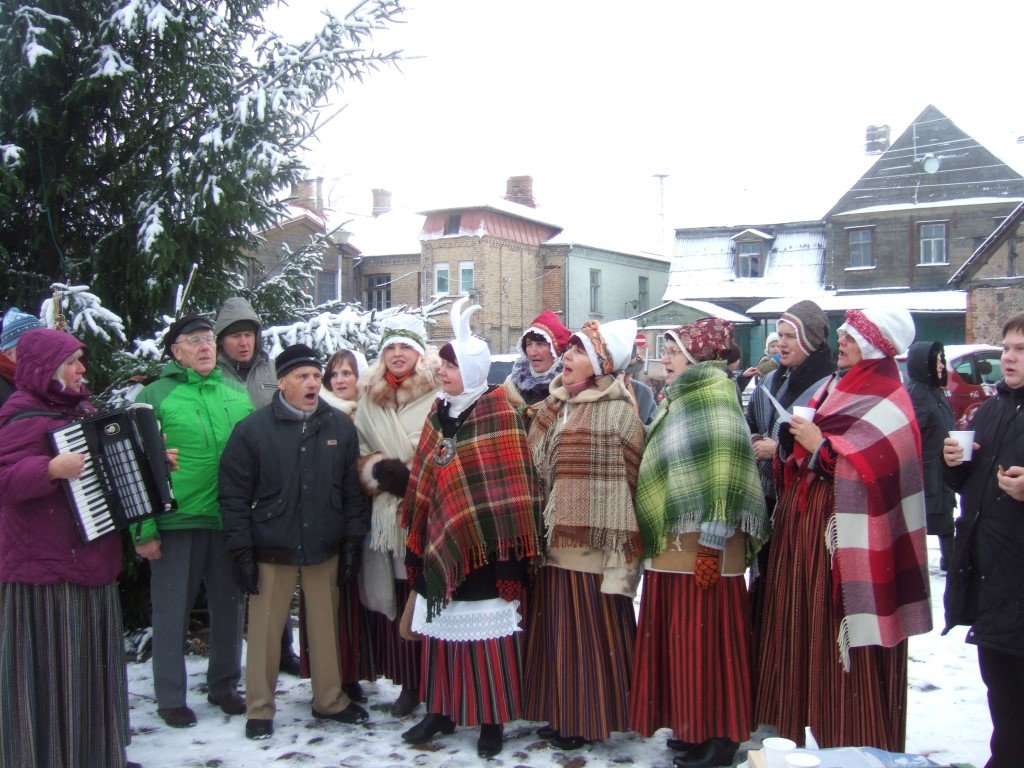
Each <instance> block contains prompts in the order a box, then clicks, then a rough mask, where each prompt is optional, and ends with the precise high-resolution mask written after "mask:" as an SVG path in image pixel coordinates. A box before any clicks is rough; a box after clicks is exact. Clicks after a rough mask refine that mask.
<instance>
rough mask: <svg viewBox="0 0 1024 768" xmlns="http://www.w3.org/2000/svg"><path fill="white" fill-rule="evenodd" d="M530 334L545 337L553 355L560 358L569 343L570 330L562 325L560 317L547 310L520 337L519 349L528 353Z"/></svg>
mask: <svg viewBox="0 0 1024 768" xmlns="http://www.w3.org/2000/svg"><path fill="white" fill-rule="evenodd" d="M528 333H536V334H538V335H540V336H543V337H544V340H545V341H547V343H548V346H549V347H551V354H552V355H553V356H555V357H560V356H561V354H562V353H563V352H565V347H566V345H567V344H568V343H569V336H570V335H571V334H570V333H569V329H568V328H566V327H565V326H564V325H562V321H561V320H559V319H558V315H556V314H555V313H554V312H552V311H551V310H550V309H545V310H544V311H543V312H541V313H540V314H539V315H537V319H535V320H534V321H533V322H532V323H530V327H529V328H527V329H526V330H525V331H523V335H522V336H520V337H519V348H520V349H522V350H523V352H526V335H527V334H528Z"/></svg>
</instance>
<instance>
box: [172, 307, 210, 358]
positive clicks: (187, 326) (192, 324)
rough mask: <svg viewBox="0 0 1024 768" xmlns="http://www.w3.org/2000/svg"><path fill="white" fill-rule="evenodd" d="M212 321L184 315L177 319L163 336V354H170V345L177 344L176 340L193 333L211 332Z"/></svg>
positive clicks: (199, 316) (206, 318) (201, 317)
mask: <svg viewBox="0 0 1024 768" xmlns="http://www.w3.org/2000/svg"><path fill="white" fill-rule="evenodd" d="M212 330H213V321H212V320H211V319H210V318H208V317H203V316H202V315H185V316H184V317H179V318H178V319H177V320H175V321H174V322H173V323H171V325H170V327H168V329H167V333H165V334H164V352H165V353H166V354H168V355H169V354H171V344H177V343H178V338H179V337H180V336H183V335H185V334H186V333H192V332H193V331H212Z"/></svg>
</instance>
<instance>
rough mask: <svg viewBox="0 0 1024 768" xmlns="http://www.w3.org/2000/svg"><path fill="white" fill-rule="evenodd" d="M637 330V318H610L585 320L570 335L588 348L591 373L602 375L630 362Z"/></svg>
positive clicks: (624, 366) (623, 367) (619, 369)
mask: <svg viewBox="0 0 1024 768" xmlns="http://www.w3.org/2000/svg"><path fill="white" fill-rule="evenodd" d="M636 331H637V324H636V320H630V319H626V320H612V321H611V322H610V323H604V324H601V323H599V322H598V321H597V320H587V322H585V323H584V324H583V328H582V329H581V330H579V331H577V332H576V333H574V334H573V335H572V338H573V339H579V342H580V344H582V345H583V348H584V349H585V350H586V351H587V357H589V358H590V364H591V365H592V366H593V367H594V375H595V376H602V375H604V374H606V373H616V372H617V371H621V370H624V369H625V368H626V366H627V365H629V362H630V360H631V359H632V356H633V342H634V341H635V340H636ZM571 341H572V339H570V342H571Z"/></svg>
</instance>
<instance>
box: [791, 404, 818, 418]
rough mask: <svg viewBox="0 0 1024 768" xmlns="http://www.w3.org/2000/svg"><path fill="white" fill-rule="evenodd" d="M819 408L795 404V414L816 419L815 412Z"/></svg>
mask: <svg viewBox="0 0 1024 768" xmlns="http://www.w3.org/2000/svg"><path fill="white" fill-rule="evenodd" d="M817 410H818V409H817V408H808V407H807V406H806V405H794V406H793V415H794V416H799V417H800V418H801V419H807V420H808V421H814V414H815V413H816V412H817Z"/></svg>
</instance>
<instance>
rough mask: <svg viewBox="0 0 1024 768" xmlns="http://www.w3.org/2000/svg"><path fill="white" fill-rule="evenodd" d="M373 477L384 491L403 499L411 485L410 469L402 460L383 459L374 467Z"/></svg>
mask: <svg viewBox="0 0 1024 768" xmlns="http://www.w3.org/2000/svg"><path fill="white" fill-rule="evenodd" d="M373 477H374V479H375V480H376V481H377V485H379V486H380V489H381V490H382V491H387V492H388V493H390V494H393V495H395V496H397V497H398V498H402V497H403V496H405V489H406V487H407V486H408V485H409V468H408V467H407V466H405V462H404V461H402V460H401V459H381V460H380V461H378V462H377V463H376V464H375V465H374V467H373Z"/></svg>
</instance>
